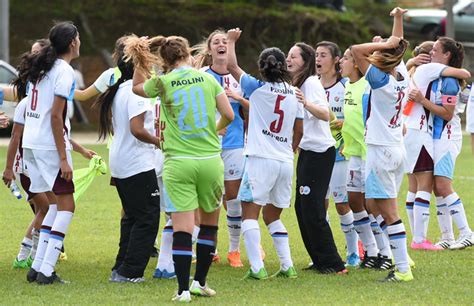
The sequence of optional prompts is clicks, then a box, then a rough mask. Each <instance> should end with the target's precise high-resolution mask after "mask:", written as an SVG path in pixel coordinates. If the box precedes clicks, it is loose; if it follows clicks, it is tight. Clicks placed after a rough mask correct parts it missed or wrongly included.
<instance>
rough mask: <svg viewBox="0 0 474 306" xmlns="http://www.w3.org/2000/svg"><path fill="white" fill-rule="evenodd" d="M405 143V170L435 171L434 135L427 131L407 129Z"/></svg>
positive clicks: (409, 171)
mask: <svg viewBox="0 0 474 306" xmlns="http://www.w3.org/2000/svg"><path fill="white" fill-rule="evenodd" d="M403 141H404V144H405V151H406V157H405V172H406V173H415V172H424V171H433V168H434V163H433V136H432V135H430V134H429V133H427V132H423V131H420V130H415V129H407V133H406V135H405V137H404V138H403Z"/></svg>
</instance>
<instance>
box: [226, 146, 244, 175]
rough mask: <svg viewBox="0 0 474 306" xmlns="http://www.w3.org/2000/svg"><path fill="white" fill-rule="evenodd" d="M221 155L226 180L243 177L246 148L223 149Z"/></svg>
mask: <svg viewBox="0 0 474 306" xmlns="http://www.w3.org/2000/svg"><path fill="white" fill-rule="evenodd" d="M221 157H222V160H223V161H224V181H234V180H240V179H242V175H243V174H244V166H245V156H244V149H243V148H239V149H229V150H222V153H221Z"/></svg>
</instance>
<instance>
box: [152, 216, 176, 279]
mask: <svg viewBox="0 0 474 306" xmlns="http://www.w3.org/2000/svg"><path fill="white" fill-rule="evenodd" d="M172 249H173V221H171V219H170V220H168V222H166V225H165V227H164V228H163V232H162V233H161V243H160V253H159V254H158V261H157V263H156V268H157V269H160V270H161V271H163V270H166V271H167V272H170V273H172V272H174V263H173V253H172Z"/></svg>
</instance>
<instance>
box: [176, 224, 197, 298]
mask: <svg viewBox="0 0 474 306" xmlns="http://www.w3.org/2000/svg"><path fill="white" fill-rule="evenodd" d="M192 257H193V249H192V236H191V234H190V233H186V232H174V233H173V261H174V270H175V273H176V278H177V279H178V294H181V293H182V292H183V291H187V290H189V273H190V270H191V259H192Z"/></svg>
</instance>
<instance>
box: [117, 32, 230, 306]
mask: <svg viewBox="0 0 474 306" xmlns="http://www.w3.org/2000/svg"><path fill="white" fill-rule="evenodd" d="M154 43H156V45H157V46H158V50H159V51H158V53H159V57H158V58H156V57H155V56H153V54H152V53H150V51H149V50H150V49H149V42H148V41H146V40H145V39H139V38H133V39H130V41H128V40H127V46H126V47H125V53H126V54H127V55H128V56H130V57H131V58H132V59H133V61H134V63H135V69H136V70H135V73H134V77H133V83H134V85H133V90H134V92H135V93H136V94H138V95H140V96H143V97H157V96H159V97H160V99H161V101H162V103H161V107H160V141H161V148H162V150H163V153H164V155H165V161H164V168H163V184H164V190H163V196H164V197H165V205H166V211H167V212H168V213H171V219H172V221H173V249H172V253H173V261H174V265H175V273H176V278H177V280H178V292H177V293H176V295H175V297H174V298H173V301H179V302H189V301H190V300H191V296H190V293H192V294H194V295H200V296H214V295H215V294H216V292H215V291H214V290H213V289H211V288H209V286H208V285H207V283H206V277H207V274H208V271H209V267H210V265H211V262H212V258H213V254H214V252H215V243H216V237H217V224H218V219H219V211H220V207H219V206H220V199H221V197H222V193H223V187H224V186H223V185H224V165H223V162H222V159H221V157H220V153H221V146H220V143H219V138H218V135H217V130H220V129H223V128H224V127H225V126H227V125H228V124H229V123H230V121H232V120H233V119H234V113H233V111H232V107H231V106H230V103H229V100H228V99H227V96H226V95H225V92H224V89H223V88H222V87H221V86H220V84H219V83H217V81H216V80H215V78H213V77H212V76H211V75H209V74H208V73H205V72H201V71H198V70H196V69H194V68H192V67H191V55H190V50H189V44H188V41H187V40H186V39H185V38H183V37H180V36H170V37H163V36H161V37H157V38H155V39H154ZM157 60H160V62H161V63H162V64H163V67H162V68H163V71H164V72H165V74H164V75H161V76H157V75H155V76H152V77H151V78H150V79H148V80H147V78H146V76H147V71H149V69H150V67H151V65H152V64H153V63H156V62H157ZM217 110H218V111H219V113H220V114H221V118H220V120H219V122H217V123H216V111H217ZM198 208H199V213H200V220H201V224H200V230H199V234H198V240H197V247H196V249H197V263H196V272H195V275H194V280H193V282H192V284H191V286H189V274H190V268H191V258H192V247H191V246H192V238H191V236H192V232H193V228H194V224H195V222H194V213H195V210H196V209H198Z"/></svg>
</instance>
